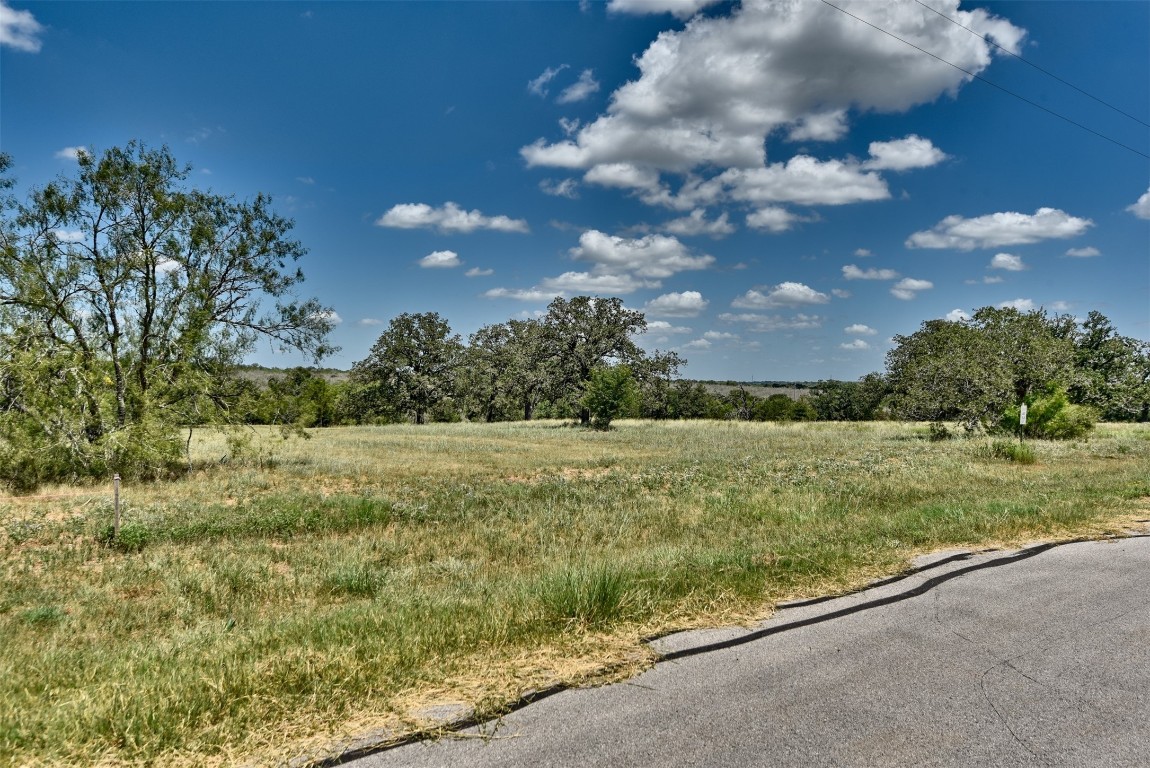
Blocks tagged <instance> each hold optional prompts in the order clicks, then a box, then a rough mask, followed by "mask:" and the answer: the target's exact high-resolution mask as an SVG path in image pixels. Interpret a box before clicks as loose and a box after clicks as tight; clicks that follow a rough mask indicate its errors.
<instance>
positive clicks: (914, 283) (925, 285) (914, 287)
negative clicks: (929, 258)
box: [890, 277, 934, 301]
mask: <svg viewBox="0 0 1150 768" xmlns="http://www.w3.org/2000/svg"><path fill="white" fill-rule="evenodd" d="M933 287H934V283H932V282H931V281H929V280H915V279H914V278H913V277H904V278H903V279H902V280H899V281H898V282H897V283H895V284H894V287H893V288H891V289H890V294H891V296H894V297H895V298H896V299H902V300H903V301H910V300H911V299H913V298H915V297H916V296H918V292H919V291H929V290H930V289H931V288H933Z"/></svg>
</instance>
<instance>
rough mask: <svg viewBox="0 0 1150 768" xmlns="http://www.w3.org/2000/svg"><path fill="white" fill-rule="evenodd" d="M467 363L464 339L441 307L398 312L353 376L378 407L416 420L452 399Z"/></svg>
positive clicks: (356, 366) (365, 394) (418, 420)
mask: <svg viewBox="0 0 1150 768" xmlns="http://www.w3.org/2000/svg"><path fill="white" fill-rule="evenodd" d="M462 363H463V343H462V342H461V341H460V339H459V335H458V334H453V333H452V332H451V326H450V325H448V323H447V321H446V320H444V319H443V318H442V317H440V316H439V313H438V312H423V313H415V314H411V313H404V314H402V315H399V316H397V317H394V318H392V320H391V322H390V323H389V324H388V327H387V330H385V331H384V332H383V333H382V334H381V335H380V337H379V339H378V340H377V341H376V342H375V344H374V345H373V346H372V348H371V352H370V353H369V354H368V356H367V357H366V358H364V359H363V360H360V361H359V362H358V363H356V364H355V365H354V366H353V367H352V371H351V378H352V381H353V382H355V383H356V384H357V385H359V387H360V388H361V391H362V392H363V393H364V396H365V399H366V400H367V401H368V402H370V403H373V404H374V410H375V411H376V412H380V413H383V412H387V411H394V412H399V413H407V414H410V415H411V417H412V418H413V419H414V421H415V423H416V424H423V423H425V422H426V421H427V416H428V413H429V412H431V411H432V410H433V409H435V408H437V407H441V406H443V405H445V404H449V403H450V402H451V401H452V400H453V398H454V396H455V393H456V380H457V377H458V374H459V369H460V365H461V364H462Z"/></svg>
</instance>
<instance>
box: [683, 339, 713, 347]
mask: <svg viewBox="0 0 1150 768" xmlns="http://www.w3.org/2000/svg"><path fill="white" fill-rule="evenodd" d="M711 346H712V345H711V342H710V341H709V340H707V339H695V340H694V341H688V342H687V343H686V344H684V345H683V349H710V348H711Z"/></svg>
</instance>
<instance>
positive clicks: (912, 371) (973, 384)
mask: <svg viewBox="0 0 1150 768" xmlns="http://www.w3.org/2000/svg"><path fill="white" fill-rule="evenodd" d="M645 325H646V323H645V319H644V318H643V316H642V314H641V313H639V312H635V311H633V310H627V309H625V308H624V307H623V305H622V302H621V300H619V299H615V298H612V299H597V298H591V297H588V296H581V297H576V298H573V299H570V300H567V299H562V298H560V299H556V300H555V301H553V302H552V303H551V305H550V306H549V307H548V312H547V314H546V315H545V316H544V317H543V318H541V319H539V320H510V321H508V322H506V323H500V324H496V325H490V326H486V327H484V328H482V329H480V330H479V331H477V332H476V333H474V334H472V335H471V337H470V339H469V341H468V343H467V344H464V343H463V341H462V339H461V338H460V337H459V336H458V335H456V334H453V333H452V331H451V328H450V326H449V324H448V322H447V321H446V320H444V319H443V318H442V317H440V316H439V315H438V314H436V313H426V314H404V315H400V316H399V317H396V318H395V319H393V320H392V321H391V324H390V326H389V327H388V329H387V330H386V331H384V332H383V334H382V335H381V336H380V337H379V340H378V341H376V343H375V345H374V346H373V347H372V349H371V353H370V354H369V356H368V357H367V358H365V359H364V360H362V361H360V362H358V363H356V364H355V366H354V367H353V368H352V371H351V373H350V376H349V378H348V380H347V381H346V382H343V383H340V384H331V383H327V382H325V381H323V380H322V379H320V378H319V377H316V376H311V375H309V374H308V372H307V371H306V370H305V369H297V370H295V371H293V372H292V373H291V374H290V376H288V377H287V378H285V379H284V380H283V381H279V380H273V382H272V383H271V384H270V385H269V386H268V388H267V389H266V390H265V392H264V393H263V394H262V395H261V396H260V398H259V399H258V401H259V402H262V403H263V405H262V407H261V409H260V410H258V412H257V411H255V410H251V409H249V414H250V418H252V419H254V421H253V423H285V422H282V421H277V420H275V419H273V420H271V421H270V422H268V421H261V420H260V419H261V418H266V417H267V415H268V414H279V417H278V418H281V419H291V418H304V420H305V424H304V425H305V426H317V425H323V424H336V423H338V424H362V423H390V422H397V421H399V422H402V421H409V422H414V423H416V424H421V423H424V422H426V421H459V420H468V421H510V420H522V419H526V420H530V419H531V418H533V417H538V416H543V417H547V418H562V419H571V420H573V421H575V420H578V421H579V422H580V423H583V424H589V423H591V422H593V421H595V420H596V418H597V419H598V423H607V424H609V422H610V419H611V418H615V417H623V416H630V417H641V418H651V419H742V420H757V421H811V420H820V421H868V420H874V419H891V418H895V419H908V420H916V421H927V422H932V423H934V424H935V425H936V426H935V434H938V435H942V434H947V433H949V431H950V429H951V428H954V429H959V430H964V431H967V432H973V431H988V432H995V431H1001V430H1007V431H1009V430H1012V429H1014V425H1017V423H1018V416H1019V409H1020V406H1021V405H1022V404H1024V403H1025V404H1026V405H1027V406H1028V409H1030V412H1031V414H1032V415H1031V417H1030V418H1029V419H1028V424H1027V431H1028V433H1029V434H1032V435H1034V436H1036V437H1075V436H1080V435H1081V434H1084V433H1085V431H1086V430H1088V429H1089V428H1090V426H1091V425H1093V423H1094V422H1095V421H1096V420H1097V419H1100V418H1101V419H1105V420H1108V421H1147V420H1150V345H1148V344H1146V343H1145V342H1142V341H1139V340H1137V339H1133V338H1130V337H1126V336H1121V335H1119V334H1118V333H1117V331H1116V330H1115V328H1114V327H1113V325H1112V324H1111V322H1110V321H1109V320H1108V319H1107V318H1106V317H1105V316H1104V315H1102V314H1101V313H1099V312H1093V311H1092V312H1090V313H1089V314H1088V315H1087V317H1086V318H1085V319H1084V320H1082V321H1081V322H1078V321H1076V320H1075V319H1074V318H1073V317H1071V316H1069V315H1048V314H1047V313H1045V312H1044V311H1043V310H1033V311H1029V312H1022V311H1019V310H1017V309H1012V308H995V307H984V308H982V309H979V310H977V311H976V312H975V313H974V315H973V317H971V318H969V319H966V320H958V321H948V320H928V321H926V322H924V323H923V324H922V327H921V328H920V329H919V330H918V331H917V332H916V333H914V334H911V335H908V336H896V337H895V339H894V341H895V345H894V347H893V348H892V349H891V351H890V352H889V354H888V355H887V361H886V362H887V368H886V370H885V371H884V372H881V373H880V372H875V373H869V374H867V375H865V376H863V377H861V378H860V379H859V380H857V381H833V380H824V381H819V382H816V383H814V384H812V385H810V386H809V388H807V389H805V390H804V392H805V394H803V395H802V396H800V397H797V398H792V397H789V396H787V395H783V394H775V395H771V396H769V397H757V396H755V395H754V394H752V393H751V392H750V391H749V390H748V389H747V388H746V387H744V386H740V385H735V386H731V387H729V391H728V392H727V393H725V394H719V393H717V392H715V391H713V390H712V389H711V388H708V387H706V386H705V385H703V384H702V383H699V382H693V381H686V380H683V379H680V378H679V377H678V372H679V369H680V368H681V366H682V365H684V363H685V361H684V360H683V359H682V358H681V357H679V356H678V355H677V354H675V353H673V352H655V353H653V354H647V353H645V352H644V351H643V350H642V349H641V348H639V347H638V345H637V344H636V343H635V341H634V339H633V338H632V336H634V335H636V334H638V333H641V332H642V331H643V329H644V328H645ZM289 390H290V391H289ZM309 393H310V394H309ZM612 393H613V394H612ZM605 398H606V399H605ZM289 401H290V402H292V403H295V405H292V406H290V407H285V406H283V405H282V404H283V403H285V402H289ZM276 403H280V404H281V405H278V406H277V405H275V404H276ZM303 403H310V404H308V405H303ZM321 403H322V406H321V405H320V404H321ZM321 414H322V416H321ZM605 414H606V416H605ZM301 415H302V416H301ZM948 425H949V426H948Z"/></svg>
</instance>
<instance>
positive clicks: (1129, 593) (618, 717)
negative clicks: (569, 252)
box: [350, 538, 1150, 768]
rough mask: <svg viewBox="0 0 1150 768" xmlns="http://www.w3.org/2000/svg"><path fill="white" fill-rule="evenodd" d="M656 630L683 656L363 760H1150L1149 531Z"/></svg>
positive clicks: (361, 763) (371, 764)
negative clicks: (763, 613)
mask: <svg viewBox="0 0 1150 768" xmlns="http://www.w3.org/2000/svg"><path fill="white" fill-rule="evenodd" d="M658 642H659V650H661V651H663V652H665V653H668V654H669V655H670V656H671V657H672V658H671V660H668V661H664V662H660V663H659V664H658V665H656V666H655V667H654V668H653V669H651V670H649V671H647V672H645V673H644V674H642V675H640V676H638V677H636V678H634V679H632V680H630V681H628V682H626V683H621V684H618V685H611V686H605V687H601V688H593V689H585V690H576V691H566V692H563V693H559V694H556V695H554V696H551V697H549V698H546V699H544V700H542V701H538V702H535V703H533V704H531V705H529V706H526V707H524V708H523V709H520V710H518V711H516V712H513V713H511V714H509V715H507V716H506V717H505V718H503V720H502V721H501V722H499V723H497V724H487V725H485V726H484V727H482V728H480V729H472V730H470V731H465V732H463V734H462V735H461V736H460V737H449V738H446V739H444V740H441V741H438V742H424V743H416V744H409V745H406V746H403V747H399V748H396V749H391V750H388V751H385V752H381V753H378V754H376V755H372V756H369V757H366V758H362V759H360V760H357V761H355V762H353V763H350V764H351V765H354V766H355V767H356V768H384V767H387V768H391V767H392V766H468V767H469V768H470V767H471V766H476V767H479V766H530V767H531V768H539V767H540V766H548V767H549V766H579V767H580V768H582V767H584V766H659V768H670V767H673V766H867V767H868V768H870V767H871V766H910V765H913V766H956V767H957V766H963V767H964V768H965V767H966V766H1150V538H1130V539H1123V540H1119V541H1113V542H1089V543H1078V544H1068V545H1062V546H1057V547H1050V548H1033V549H1029V550H1023V551H1022V552H1021V553H1006V552H999V553H990V554H981V555H976V556H972V557H969V558H966V559H961V560H952V561H949V562H943V563H942V564H938V565H935V566H934V567H930V568H927V569H926V570H924V571H922V572H921V573H919V574H916V575H915V576H912V577H909V578H906V579H902V580H900V581H897V582H895V583H890V584H886V585H884V586H876V587H873V588H871V589H868V590H867V591H865V592H862V593H859V594H856V595H851V596H848V597H843V598H836V599H834V600H831V601H825V602H821V603H817V604H813V605H811V604H807V605H799V606H793V607H789V608H786V609H784V610H780V611H779V612H778V613H777V614H776V615H775V616H774V617H772V618H771V619H770V620H769V621H767V622H764V623H763V624H762V625H760V626H759V627H757V628H755V629H753V630H721V631H710V632H692V633H683V634H680V635H675V636H672V637H668V638H663V639H662V640H660V641H658ZM723 646H726V647H723ZM479 734H486V735H487V736H490V738H479Z"/></svg>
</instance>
